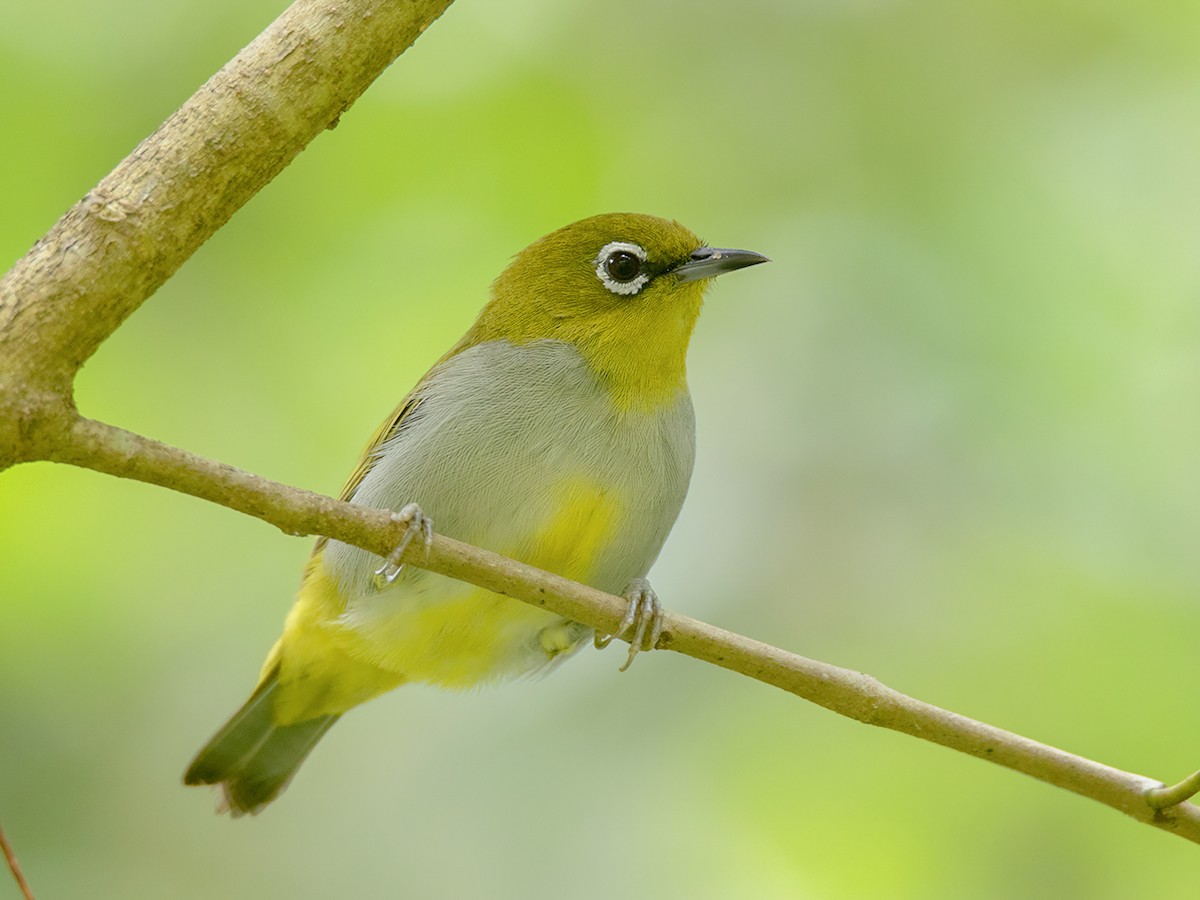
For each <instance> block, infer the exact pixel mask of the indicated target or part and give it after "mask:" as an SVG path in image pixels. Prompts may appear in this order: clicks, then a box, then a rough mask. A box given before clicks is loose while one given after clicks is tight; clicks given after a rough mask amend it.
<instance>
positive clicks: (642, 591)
mask: <svg viewBox="0 0 1200 900" xmlns="http://www.w3.org/2000/svg"><path fill="white" fill-rule="evenodd" d="M625 599H626V600H628V601H629V606H628V607H627V608H626V610H625V616H624V618H622V619H621V624H620V625H618V626H617V630H616V631H615V632H614V633H613V634H597V635H596V636H595V637H594V638H593V643H594V644H595V645H596V649H597V650H602V649H604V648H605V647H607V646H608V645H609V644H611V643H612V641H613V638H619V637H621V636H623V635H624V634H625V633H626V632H627V631H629V629H630V628H634V624H635V623H636V625H637V627H636V629H635V630H634V633H633V639H632V640H631V641H630V642H629V655H628V656H627V657H626V658H625V663H624V665H622V666H621V668H620V670H619V671H621V672H624V671H625V670H626V669H628V668H629V667H630V666H631V665H633V658H634V657H635V656H637V655H638V653H639V651H641V650H642V649H643V647H644V646H645V640H646V629H647V628H648V629H650V644H649V646H648V647H646V649H649V650H653V649H654V648H655V647H656V646H657V645H658V639H659V637H661V636H662V631H663V608H662V604H661V603H659V602H658V595H657V594H656V593H654V589H653V588H652V587H650V582H648V581H647V580H646V579H644V578H635V579H634V580H633V581H631V582H630V583H629V586H628V587H626V588H625Z"/></svg>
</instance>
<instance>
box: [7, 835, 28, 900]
mask: <svg viewBox="0 0 1200 900" xmlns="http://www.w3.org/2000/svg"><path fill="white" fill-rule="evenodd" d="M0 853H3V854H4V861H5V862H6V863H8V871H10V872H12V877H13V879H14V880H15V881H16V882H17V887H18V888H20V889H21V896H22V897H24V898H25V900H33V889H32V888H30V887H29V882H28V881H26V880H25V874H24V873H23V872H22V871H21V864H20V863H19V862H17V853H16V851H15V850H13V848H12V844H10V843H9V842H8V838H7V837H5V836H4V829H3V828H0Z"/></svg>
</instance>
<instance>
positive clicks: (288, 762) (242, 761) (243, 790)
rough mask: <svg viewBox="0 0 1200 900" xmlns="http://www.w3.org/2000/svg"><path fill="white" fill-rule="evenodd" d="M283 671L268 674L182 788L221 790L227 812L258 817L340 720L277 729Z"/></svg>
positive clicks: (333, 718)
mask: <svg viewBox="0 0 1200 900" xmlns="http://www.w3.org/2000/svg"><path fill="white" fill-rule="evenodd" d="M278 685H279V666H278V665H276V666H275V668H274V669H273V670H272V671H271V672H270V673H268V674H267V676H266V677H265V678H264V679H263V680H262V682H261V683H260V684H259V686H258V687H257V688H256V689H255V691H254V693H253V694H251V695H250V699H249V700H247V701H246V703H245V705H243V706H242V708H241V709H239V710H238V711H237V712H236V713H234V714H233V718H231V719H230V720H229V721H228V722H226V723H225V725H224V727H223V728H222V729H221V730H220V731H218V732H217V733H216V734H215V735H213V736H212V739H211V740H210V741H209V742H208V743H207V744H205V745H204V748H203V749H202V750H201V751H200V752H199V753H198V754H196V758H195V759H194V760H192V764H191V765H190V766H188V770H187V772H186V773H185V774H184V776H183V783H184V784H215V785H220V787H221V792H222V795H223V797H224V806H223V811H226V810H227V811H228V812H229V813H230V814H231V815H233V816H235V817H236V816H241V815H244V814H246V813H250V814H251V815H254V814H256V813H258V812H259V811H260V810H262V809H263V807H265V806H266V805H267V804H268V803H270V802H271V801H272V800H274V799H275V798H276V797H278V796H279V795H280V794H281V793H282V792H283V789H284V788H285V787H287V785H288V782H289V781H291V780H292V776H293V775H295V774H296V770H297V769H298V768H300V764H301V763H302V762H304V759H305V757H307V756H308V754H309V751H311V750H312V748H313V747H314V746H316V743H317V741H319V740H320V739H321V735H323V734H324V733H325V732H326V731H328V730H329V727H330V726H331V725H332V724H333V723H334V722H336V721H337V720H338V716H336V715H322V716H316V717H315V718H312V719H306V720H305V721H302V722H295V723H292V724H289V725H279V724H277V723H276V721H275V713H274V708H275V692H276V690H277V688H278Z"/></svg>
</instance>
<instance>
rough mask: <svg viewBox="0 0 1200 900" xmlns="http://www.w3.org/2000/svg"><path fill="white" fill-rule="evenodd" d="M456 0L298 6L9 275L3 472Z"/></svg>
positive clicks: (0, 384) (302, 2)
mask: <svg viewBox="0 0 1200 900" xmlns="http://www.w3.org/2000/svg"><path fill="white" fill-rule="evenodd" d="M450 2H451V0H297V2H295V3H293V4H292V6H291V7H289V8H288V9H287V10H286V11H285V12H284V13H283V15H281V16H280V17H279V18H278V19H277V20H275V22H274V23H272V24H271V26H270V27H268V28H267V29H266V31H264V32H263V33H262V34H260V35H259V36H258V37H257V38H256V39H255V40H254V41H253V42H252V43H251V44H250V45H249V46H247V47H246V48H245V49H244V50H242V51H241V52H240V53H239V54H238V55H237V56H236V57H234V58H233V59H232V60H231V61H230V62H229V63H228V64H227V65H226V66H225V67H224V68H222V69H221V70H220V71H219V72H217V74H215V75H214V76H213V77H212V78H210V79H209V80H208V82H207V83H206V84H204V85H203V86H202V87H201V88H200V89H199V90H198V91H197V92H196V93H195V94H194V95H193V96H192V97H191V99H189V100H188V101H187V102H186V103H184V105H183V106H182V107H180V109H179V110H178V111H176V112H175V113H174V114H173V115H172V116H171V117H170V118H169V119H167V120H166V121H165V122H164V123H163V124H162V125H161V126H159V128H158V130H157V131H155V132H154V133H153V134H152V135H150V136H149V137H148V138H146V139H145V140H144V141H142V143H141V144H139V145H138V146H137V148H136V149H135V150H134V151H133V152H132V153H131V154H130V155H129V156H128V157H126V158H125V159H124V160H122V161H121V163H120V164H119V165H118V166H117V167H116V168H115V169H114V170H113V171H112V172H111V173H110V174H109V175H108V176H107V177H106V178H105V179H104V180H103V181H101V182H100V183H99V184H98V185H96V187H95V188H93V189H92V190H91V191H89V192H88V194H87V195H86V196H85V197H84V198H83V199H82V200H80V201H79V202H78V203H77V204H75V206H73V207H72V208H71V209H70V210H68V211H67V213H66V214H65V215H64V216H63V217H62V218H61V219H60V220H59V221H58V223H57V224H56V225H55V226H54V227H53V228H52V229H51V230H50V232H49V233H47V234H46V235H45V236H44V237H43V238H42V239H41V240H39V241H38V242H37V243H36V244H35V245H34V247H33V249H31V250H30V251H29V253H28V254H26V256H25V257H24V258H23V259H21V260H20V261H18V262H17V264H16V265H15V266H13V268H12V269H11V270H10V271H9V272H8V273H7V274H6V275H5V276H4V278H3V279H0V469H2V468H3V467H4V466H5V465H7V464H11V463H12V462H15V461H18V460H20V459H31V458H38V457H39V456H40V453H39V449H40V447H39V445H41V444H44V443H45V442H43V441H42V440H40V437H41V434H42V431H43V429H42V424H43V423H41V422H39V421H38V418H39V417H40V416H42V415H44V414H52V413H53V411H54V409H55V408H57V407H60V406H61V402H62V400H63V399H64V398H66V399H67V402H69V398H70V396H71V383H72V379H73V377H74V375H75V372H76V371H77V370H78V369H79V367H80V366H81V365H83V363H84V362H85V361H86V360H87V359H88V358H89V357H90V356H91V355H92V353H94V352H95V350H96V348H97V347H99V346H100V344H101V342H103V341H104V339H105V338H107V337H108V336H109V335H110V334H111V333H112V332H113V331H114V330H115V329H116V328H117V326H119V325H120V324H121V322H123V321H124V320H125V318H126V317H127V316H129V314H130V313H132V312H133V311H134V310H135V309H137V308H138V306H139V305H141V303H142V302H143V301H144V300H145V299H146V298H147V297H149V296H150V295H151V294H152V293H154V291H155V290H157V289H158V287H159V286H160V285H161V284H162V283H163V282H164V281H166V280H167V278H169V277H170V276H171V274H172V273H174V272H175V270H176V269H178V268H179V266H180V265H182V264H183V262H184V261H185V260H186V259H187V258H188V257H189V256H191V255H192V253H194V252H195V251H196V249H197V248H199V246H200V245H201V244H203V243H204V242H205V241H206V240H208V239H209V238H210V237H211V236H212V235H213V234H214V233H215V232H216V231H217V229H218V228H220V227H221V226H222V225H223V224H225V222H226V221H227V220H228V219H229V217H230V216H231V215H233V213H234V212H236V211H237V210H238V209H239V208H240V207H241V206H242V205H243V204H245V203H246V201H247V200H249V199H250V198H251V197H252V196H254V194H255V193H256V192H257V191H258V190H259V189H260V188H262V187H263V186H264V185H266V184H267V183H268V182H269V181H270V180H271V179H272V178H274V177H275V176H276V175H277V174H278V173H279V172H280V170H282V169H283V167H284V166H286V165H287V164H288V163H289V162H291V160H292V159H293V158H294V157H295V156H296V155H297V154H298V153H299V152H300V151H301V150H303V149H304V147H305V146H306V145H307V144H308V142H309V141H311V140H312V139H313V138H314V137H316V136H317V135H318V134H319V133H320V132H321V131H322V130H323V129H325V128H328V127H332V126H333V125H334V124H335V123H336V122H337V120H338V117H339V116H340V115H341V114H342V113H343V112H345V110H346V109H347V108H348V107H349V106H350V104H351V103H353V102H354V101H355V100H356V99H357V98H358V96H359V95H360V94H361V93H362V92H363V91H364V90H365V89H366V88H367V86H368V85H370V83H371V82H372V81H373V80H374V79H375V78H376V77H377V76H378V75H379V74H380V73H381V72H382V71H383V70H384V69H385V68H386V67H387V66H388V65H389V64H390V63H391V62H392V61H393V60H394V59H395V58H396V57H397V56H398V55H399V54H400V53H402V52H403V51H404V50H405V49H406V48H407V47H408V46H409V45H410V44H412V42H413V41H415V40H416V39H417V37H418V36H419V35H420V34H421V32H422V31H424V30H425V29H426V28H427V27H428V26H429V24H430V23H431V22H433V21H434V20H435V19H436V18H437V17H438V16H439V15H441V13H442V12H443V11H444V10H445V9H446V7H448V6H449V5H450ZM56 398H57V401H56ZM6 457H7V458H6Z"/></svg>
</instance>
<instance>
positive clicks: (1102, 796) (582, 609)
mask: <svg viewBox="0 0 1200 900" xmlns="http://www.w3.org/2000/svg"><path fill="white" fill-rule="evenodd" d="M53 458H54V459H56V460H57V461H59V462H66V463H71V464H74V465H79V466H86V467H88V468H92V469H96V470H98V471H101V472H107V473H108V474H110V475H117V476H121V477H124V478H134V479H137V480H139V481H146V482H150V483H151V484H157V485H161V486H163V487H168V488H172V489H174V490H178V491H182V492H184V493H188V494H192V495H193V496H196V497H201V498H203V499H205V500H211V501H213V502H214V503H219V504H221V505H224V506H228V507H229V508H230V509H234V510H237V511H239V512H243V513H246V514H248V515H252V516H255V517H256V518H259V519H262V520H263V521H264V522H269V523H270V524H272V525H275V526H276V527H278V528H280V529H282V530H283V531H285V532H286V533H288V534H293V535H301V534H323V535H326V536H328V537H331V538H334V539H335V540H339V541H343V542H345V543H349V544H354V545H355V546H357V547H362V548H363V549H364V550H367V551H370V552H371V553H375V554H378V555H379V556H386V555H387V554H388V553H389V552H390V551H391V550H392V548H393V547H395V546H396V545H397V544H398V543H399V541H400V538H401V536H402V535H403V533H404V530H405V528H406V525H404V524H402V523H400V522H398V521H397V520H396V519H395V518H394V517H393V515H392V514H391V513H390V512H386V511H381V510H374V509H367V508H365V507H360V506H355V505H353V504H349V503H342V502H340V501H336V500H333V499H331V498H329V497H324V496H321V495H319V494H314V493H310V492H308V491H302V490H298V489H297V488H293V487H289V486H287V485H284V484H279V483H277V482H274V481H269V480H267V479H265V478H260V477H259V476H257V475H252V474H250V473H248V472H243V471H241V470H239V469H235V468H232V467H231V466H227V465H224V464H222V463H218V462H214V461H212V460H208V459H204V458H203V457H199V456H196V455H195V454H192V453H188V452H186V451H184V450H178V449H175V448H173V447H169V446H167V445H166V444H162V443H159V442H158V441H153V440H150V439H148V438H144V437H141V436H140V435H136V434H133V433H132V432H129V431H124V430H122V429H120V428H114V427H113V426H111V425H105V424H103V423H100V422H94V421H89V420H87V419H83V418H79V419H77V420H76V422H75V423H74V426H73V427H72V428H71V429H70V430H69V432H68V438H67V441H66V443H65V445H64V447H63V448H62V449H61V450H60V451H58V452H57V453H56V454H55V455H54V457H53ZM415 499H417V500H419V499H420V498H415ZM404 562H405V563H407V564H409V565H414V566H419V567H421V568H425V569H428V570H429V571H431V572H437V573H438V574H439V575H446V576H448V577H450V578H457V579H459V580H461V581H468V582H470V583H471V584H474V585H477V586H478V587H481V588H486V589H487V590H490V591H494V592H496V593H498V594H503V595H505V596H507V597H512V598H514V599H516V600H521V601H523V602H525V603H529V604H531V605H533V606H537V607H540V608H542V609H546V610H549V611H550V612H553V613H555V614H557V615H560V616H565V617H566V618H568V619H571V620H573V621H576V622H582V623H584V624H585V625H589V626H591V627H593V628H595V629H596V630H597V631H598V632H601V633H611V632H613V631H615V630H616V628H617V626H618V623H619V622H620V621H621V617H622V615H623V614H624V612H625V607H626V601H625V600H624V599H622V598H620V597H616V596H613V595H611V594H606V593H604V592H602V591H598V590H595V589H594V588H590V587H588V586H587V585H584V584H579V583H577V582H574V581H569V580H567V579H565V578H561V577H559V576H557V575H553V574H551V573H549V572H543V571H541V570H540V569H535V568H533V567H532V566H527V565H524V564H522V563H519V562H516V561H515V560H511V559H507V558H506V557H503V556H499V555H498V554H495V553H491V552H489V551H487V550H482V549H480V548H478V547H473V546H471V545H469V544H463V543H460V542H459V541H455V540H452V539H450V538H448V537H444V536H442V535H434V539H433V545H432V547H431V548H430V549H429V552H428V555H426V553H425V550H424V548H423V547H421V546H419V545H417V544H414V545H413V546H411V547H410V548H409V549H408V550H407V551H406V553H405V555H404ZM657 647H658V649H665V650H674V651H675V652H677V653H682V654H684V655H686V656H690V657H692V658H693V659H698V660H701V661H703V662H708V663H712V664H713V665H717V666H721V667H722V668H725V669H729V670H730V671H732V672H738V673H740V674H742V675H745V676H747V677H749V678H753V679H755V680H757V681H761V682H763V683H764V684H770V685H774V686H775V687H777V688H781V689H782V690H785V691H787V692H788V693H791V694H795V695H796V696H797V697H800V698H801V699H804V700H808V701H810V702H812V703H816V704H818V705H820V706H823V707H825V708H826V709H828V710H831V711H833V712H835V713H838V714H839V715H843V716H847V717H849V718H851V719H856V720H858V721H859V722H863V723H865V724H867V725H876V726H879V727H881V728H890V729H892V730H893V731H900V732H903V733H904V734H909V735H912V736H913V737H918V738H921V739H922V740H926V741H930V742H932V743H935V744H940V745H942V746H943V747H949V748H950V749H952V750H958V751H960V752H962V753H967V754H969V755H971V756H975V757H978V758H979V759H984V760H987V761H988V762H993V763H996V764H998V765H1001V766H1005V767H1007V768H1009V769H1014V770H1016V771H1018V772H1024V773H1025V774H1026V775H1030V776H1032V777H1034V778H1036V779H1038V780H1039V781H1044V782H1046V783H1048V784H1052V785H1055V786H1056V787H1061V788H1065V789H1066V790H1069V791H1073V792H1074V793H1076V794H1080V795H1082V796H1084V797H1090V798H1091V799H1093V800H1097V801H1099V802H1100V803H1103V804H1105V805H1107V806H1111V807H1113V808H1114V809H1118V810H1120V811H1121V812H1123V813H1125V814H1126V815H1129V816H1132V817H1133V818H1135V819H1137V820H1138V821H1139V822H1145V823H1146V824H1148V825H1153V826H1154V827H1156V828H1161V829H1163V830H1164V831H1169V832H1171V833H1173V834H1177V835H1179V836H1180V837H1183V838H1186V839H1188V840H1190V841H1193V842H1196V843H1200V807H1198V806H1195V805H1193V804H1190V803H1184V802H1182V801H1183V800H1185V799H1186V798H1187V797H1189V796H1191V794H1194V793H1195V792H1196V790H1197V789H1198V788H1200V785H1191V791H1190V793H1186V792H1185V791H1186V787H1177V788H1174V789H1172V790H1171V793H1169V794H1168V795H1167V797H1166V799H1163V798H1161V797H1160V796H1159V795H1160V794H1162V793H1163V785H1162V782H1159V781H1154V780H1152V779H1149V778H1145V777H1143V776H1141V775H1136V774H1133V773H1131V772H1125V771H1122V770H1120V769H1114V768H1112V767H1110V766H1106V765H1102V764H1101V763H1097V762H1093V761H1092V760H1089V759H1085V758H1084V757H1081V756H1076V755H1074V754H1072V753H1067V752H1066V751H1064V750H1059V749H1057V748H1055V747H1051V746H1048V745H1047V744H1041V743H1038V742H1037V741H1032V740H1030V739H1028V738H1025V737H1021V736H1020V735H1017V734H1013V733H1012V732H1008V731H1004V730H1002V729H1000V728H996V727H994V726H992V725H988V724H986V723H984V722H978V721H976V720H974V719H969V718H967V717H966V716H960V715H958V714H957V713H953V712H950V711H948V710H944V709H941V708H939V707H936V706H933V705H931V704H928V703H923V702H921V701H920V700H916V699H914V698H912V697H908V696H906V695H904V694H901V693H900V692H899V691H895V690H893V689H892V688H889V687H887V686H886V685H884V684H881V683H880V682H879V681H877V680H875V679H874V678H872V677H870V676H868V675H864V674H862V673H861V672H854V671H852V670H850V669H843V668H839V667H838V666H832V665H829V664H828V663H822V662H818V661H816V660H811V659H806V658H804V657H802V656H797V655H795V654H793V653H788V652H786V651H784V650H780V649H779V648H777V647H772V646H770V645H768V644H764V643H761V642H759V641H755V640H752V639H750V638H748V637H743V636H742V635H739V634H734V633H732V632H729V631H724V630H722V629H720V628H715V627H713V626H712V625H707V624H705V623H704V622H699V621H697V620H695V619H689V618H687V617H686V616H681V615H677V614H674V613H669V612H668V613H667V615H666V617H665V627H664V630H663V633H662V635H661V637H660V638H659V642H658V645H657ZM1191 780H1194V779H1191ZM1191 780H1189V781H1191ZM1188 784H1189V783H1188V782H1184V785H1188ZM1169 804H1174V805H1169Z"/></svg>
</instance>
